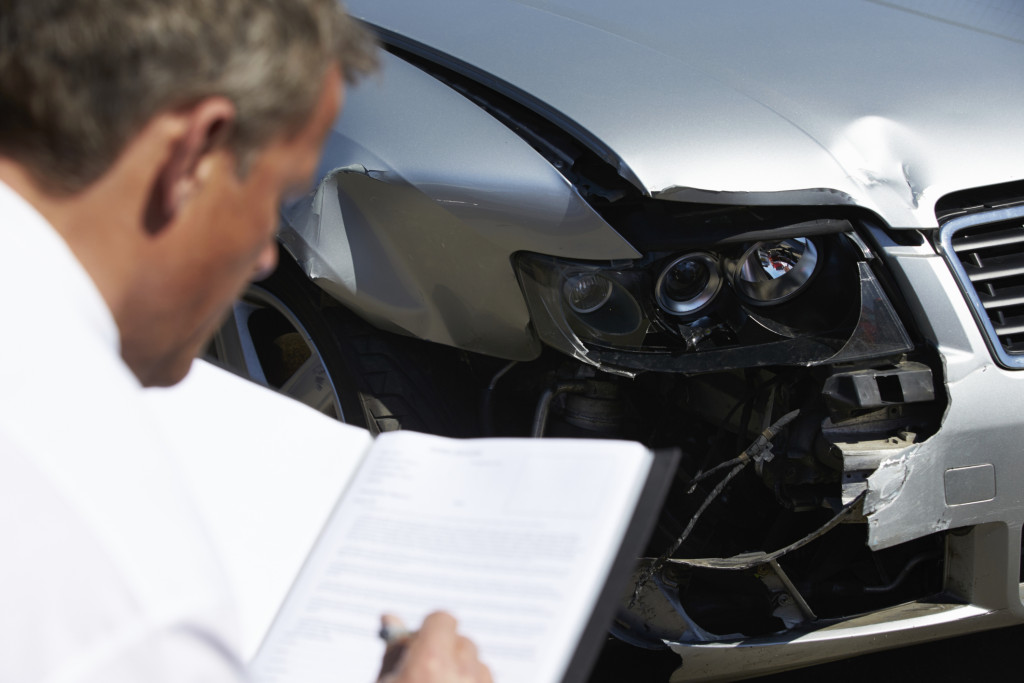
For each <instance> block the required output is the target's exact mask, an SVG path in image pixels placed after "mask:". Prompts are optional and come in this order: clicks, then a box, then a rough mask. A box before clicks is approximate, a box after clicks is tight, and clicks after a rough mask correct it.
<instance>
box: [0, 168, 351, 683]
mask: <svg viewBox="0 0 1024 683" xmlns="http://www.w3.org/2000/svg"><path fill="white" fill-rule="evenodd" d="M0 245H2V246H0V253H2V254H3V256H2V258H0V320H3V323H2V326H0V683H37V682H40V683H41V682H43V681H45V682H47V683H51V682H52V683H58V682H60V683H64V682H67V683H87V682H89V683H92V682H95V683H99V682H101V681H102V682H103V683H128V682H129V681H131V682H133V683H134V682H146V683H149V682H153V683H162V682H164V681H168V682H170V681H189V682H190V683H191V682H194V681H202V682H204V683H226V682H234V681H239V680H242V679H244V670H243V665H242V663H241V661H242V659H245V660H248V659H249V658H250V657H251V655H252V654H253V652H254V651H255V648H256V646H257V644H258V642H259V639H260V637H261V636H262V634H263V633H264V632H265V630H266V628H267V627H268V626H269V622H270V620H271V619H272V617H273V615H274V612H275V611H276V609H277V606H278V605H279V603H280V601H281V600H282V598H283V597H284V595H285V593H286V592H287V588H288V586H289V584H290V582H291V579H292V578H293V577H294V575H295V573H296V572H297V570H298V568H299V566H300V565H301V563H302V561H303V559H304V558H305V555H306V552H307V551H308V549H309V547H310V546H311V545H312V542H313V541H314V540H315V538H316V536H317V534H318V532H319V529H320V526H321V525H322V523H323V521H324V520H325V519H326V517H327V515H328V514H329V512H330V510H331V508H332V506H333V505H334V503H335V500H336V499H337V496H338V495H339V492H340V491H341V490H342V489H343V487H344V484H345V483H346V482H347V481H348V479H349V477H350V476H351V474H352V472H353V471H354V468H355V466H356V465H357V463H358V460H359V458H358V455H359V454H360V453H361V452H362V451H363V449H364V448H365V447H366V446H367V445H368V444H369V441H370V440H371V437H370V436H369V434H368V433H367V432H366V431H365V430H361V429H357V428H354V427H350V426H347V425H342V424H340V423H338V422H336V421H334V420H330V419H327V418H325V417H324V416H322V415H320V414H319V413H316V412H315V411H312V410H309V409H307V408H306V407H305V406H302V405H300V404H298V403H296V402H294V401H291V400H289V399H286V398H284V397H281V396H279V395H277V394H275V393H273V392H270V391H266V390H263V389H260V388H259V387H256V386H255V385H253V384H250V383H248V382H245V381H243V380H240V379H238V378H236V377H234V376H231V375H228V374H227V373H225V372H223V371H219V370H217V369H215V368H212V367H211V366H208V365H206V364H199V367H196V368H194V369H193V371H192V372H191V373H190V375H189V377H188V378H187V379H186V381H185V382H183V383H182V384H181V385H179V386H178V387H176V388H173V389H169V390H153V389H148V390H147V389H143V388H142V387H141V386H140V385H139V383H138V381H137V380H136V378H135V376H134V375H133V374H132V373H131V372H130V370H129V369H128V368H127V367H126V366H125V365H124V363H123V361H122V360H121V358H120V353H119V337H118V331H117V326H116V324H115V322H114V320H113V317H112V316H111V314H110V311H109V309H108V308H107V306H106V303H105V302H104V301H103V299H102V297H101V295H100V293H99V291H98V290H97V289H96V287H95V285H94V284H93V282H92V280H91V279H90V278H89V276H88V274H87V273H86V271H85V270H84V269H83V268H82V266H81V265H80V264H79V263H78V261H77V260H76V259H75V257H74V255H73V254H72V253H71V251H70V250H69V249H68V247H67V245H66V244H65V243H64V242H63V240H62V239H61V238H60V236H59V235H58V234H57V233H56V231H54V230H53V228H52V227H51V226H50V225H49V224H48V223H47V222H46V220H45V219H44V218H43V217H42V216H40V215H39V214H38V213H37V212H36V211H35V210H34V209H33V208H32V207H31V206H30V205H29V204H27V203H26V202H25V201H24V200H23V199H22V198H21V197H19V196H18V195H17V194H16V193H14V192H13V191H12V190H11V189H10V188H8V187H7V186H6V185H4V184H3V183H0ZM211 539H212V540H213V543H211ZM225 569H226V573H225ZM225 575H226V576H227V578H228V582H226V581H225ZM239 622H241V624H239ZM343 678H344V672H339V680H342V679H343Z"/></svg>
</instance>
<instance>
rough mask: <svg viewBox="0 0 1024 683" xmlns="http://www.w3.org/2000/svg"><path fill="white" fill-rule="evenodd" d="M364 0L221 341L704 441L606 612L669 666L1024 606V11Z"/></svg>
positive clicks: (985, 623)
mask: <svg viewBox="0 0 1024 683" xmlns="http://www.w3.org/2000/svg"><path fill="white" fill-rule="evenodd" d="M348 5H349V9H350V11H351V12H352V13H353V14H354V15H355V16H357V17H359V18H360V19H361V20H363V21H364V22H366V24H368V25H369V26H371V27H373V28H374V29H375V30H376V31H377V33H378V34H379V36H380V39H381V41H382V44H383V46H384V52H383V54H382V61H383V69H382V72H381V74H380V75H379V76H377V77H374V78H370V79H369V80H367V81H366V82H364V83H362V84H360V85H359V86H358V87H357V88H354V89H352V90H351V91H350V92H349V93H348V98H347V103H346V106H345V112H344V114H343V116H342V117H341V119H340V120H339V121H338V123H337V124H336V127H335V129H334V131H333V133H332V135H331V136H330V139H329V140H328V141H327V144H326V147H325V150H324V156H323V161H322V166H321V169H320V175H319V178H320V180H319V182H318V185H317V187H316V189H315V191H314V192H313V193H312V194H311V195H310V196H309V197H307V198H305V199H304V200H302V201H300V202H298V203H296V204H294V205H291V206H288V207H286V208H285V209H284V210H283V217H284V220H283V223H282V231H281V244H282V249H283V258H282V265H281V268H280V269H279V272H278V273H277V274H276V275H275V276H274V277H273V278H271V279H270V280H268V281H266V282H264V283H261V284H260V285H258V286H254V287H253V288H252V290H251V291H250V292H249V294H248V295H247V296H246V298H245V299H244V300H243V301H240V302H239V303H238V305H237V306H236V307H235V311H234V315H233V316H232V318H231V320H229V321H228V323H227V324H226V325H225V327H224V329H223V330H222V332H221V333H220V334H219V335H218V337H217V339H216V340H215V344H214V345H213V348H212V351H211V353H212V354H213V355H215V356H217V357H219V358H220V359H221V360H222V361H223V362H224V363H226V364H228V365H231V366H232V367H234V368H236V369H237V370H238V371H239V372H242V373H243V374H246V375H248V376H250V377H252V378H254V379H257V380H259V381H262V382H264V383H267V384H270V385H272V386H275V387H277V388H279V389H281V390H282V391H285V392H286V393H289V394H292V395H294V396H296V397H297V398H300V399H302V400H304V401H306V402H307V403H310V404H312V405H315V406H317V407H319V408H320V409H322V410H324V411H325V412H328V413H331V414H333V415H335V416H337V417H339V418H341V419H344V420H347V421H350V422H355V423H359V424H365V425H367V426H369V427H370V428H371V429H373V430H390V429H399V428H405V429H416V430H423V431H432V432H439V433H446V434H450V435H458V436H480V435H533V436H537V437H543V436H573V435H579V436H589V437H593V436H602V437H609V438H630V439H638V440H640V441H643V442H644V443H646V444H648V445H649V446H652V447H677V448H680V449H681V450H682V452H683V454H684V455H683V460H682V466H681V469H680V472H679V476H678V481H676V482H675V484H674V488H673V492H672V493H671V494H670V496H669V502H668V503H667V505H666V506H665V509H664V510H663V512H662V515H661V522H660V524H659V527H658V529H657V530H656V531H655V533H654V534H653V537H652V538H651V539H650V541H649V543H648V551H647V556H646V557H644V558H641V559H640V561H639V563H638V567H637V572H636V576H635V577H634V581H633V582H632V583H631V585H629V586H628V587H625V588H624V591H623V598H622V606H621V609H620V611H619V615H618V617H617V619H616V621H615V624H614V625H613V626H612V633H613V634H614V635H616V636H617V637H619V638H621V639H622V640H625V641H627V642H628V643H631V644H633V645H636V646H637V647H640V648H651V649H658V648H660V649H665V648H668V649H671V650H672V651H674V652H675V653H677V654H678V655H679V657H680V667H679V669H678V670H677V671H676V673H675V674H674V675H673V678H672V680H673V681H695V680H720V679H736V678H741V677H746V676H753V675H758V674H764V673H770V672H774V671H782V670H786V669H791V668H796V667H800V666H805V665H808V664H813V663H817V662H822V661H827V660H832V659H838V658H843V657H847V656H851V655H855V654H860V653H864V652H868V651H872V650H878V649H883V648H891V647H896V646H901V645H908V644H911V643H916V642H920V641H925V640H931V639H936V638H943V637H947V636H951V635H955V634H959V633H965V632H968V631H976V630H982V629H990V628H996V627H1001V626H1006V625H1009V624H1014V623H1019V622H1021V621H1022V620H1024V606H1022V601H1021V595H1022V590H1021V586H1022V583H1021V580H1022V568H1021V535H1022V522H1024V422H1022V418H1021V410H1022V399H1024V371H1022V370H1024V5H1022V4H1021V3H1020V2H1018V1H1016V0H986V1H982V0H944V1H943V0H885V1H883V0H844V1H839V0H834V1H822V0H778V1H775V2H763V1H757V0H749V1H739V0H735V1H727V0H716V1H711V0H708V1H696V0H695V1H692V2H685V1H683V0H637V1H636V2H621V1H615V2H613V1H611V0H429V1H428V0H418V1H406V2H402V1H399V0H349V2H348Z"/></svg>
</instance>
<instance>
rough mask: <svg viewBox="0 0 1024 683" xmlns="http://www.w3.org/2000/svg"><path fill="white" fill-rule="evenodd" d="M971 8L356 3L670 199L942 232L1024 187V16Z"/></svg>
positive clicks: (805, 2)
mask: <svg viewBox="0 0 1024 683" xmlns="http://www.w3.org/2000/svg"><path fill="white" fill-rule="evenodd" d="M951 5H953V4H952V3H935V2H924V1H922V0H902V1H901V2H875V1H872V0H854V1H850V0H845V1H839V0H827V1H821V0H778V1H774V2H759V1H757V0H745V1H744V0H732V1H724V2H679V1H678V0H647V1H645V2H621V0H518V1H511V0H435V1H433V2H417V3H410V2H401V1H399V0H353V1H352V2H350V3H349V6H350V10H351V11H352V12H353V13H354V14H355V15H356V16H360V17H362V18H365V19H366V20H368V21H369V22H370V23H372V24H375V25H378V26H380V27H382V28H384V29H386V30H388V31H394V32H396V33H398V34H401V35H403V36H407V37H408V38H411V39H412V40H415V41H417V42H419V43H422V44H424V45H426V46H428V47H429V48H431V49H433V50H436V51H437V52H438V53H440V54H441V55H446V56H449V57H451V58H454V59H456V60H459V61H461V62H464V63H466V64H471V65H472V66H473V68H474V69H476V70H479V71H480V72H482V73H485V74H488V75H489V76H491V77H493V78H494V79H497V81H498V82H500V83H504V84H507V85H508V86H510V92H513V93H516V92H518V93H520V97H521V98H523V99H524V100H528V102H529V103H531V104H533V105H534V106H536V107H537V108H539V109H541V110H542V111H543V112H544V113H546V114H548V115H549V116H550V117H551V118H552V119H553V120H555V121H558V122H560V123H561V124H562V125H563V127H565V128H566V129H567V130H568V131H569V132H571V133H574V134H575V135H576V136H577V137H578V138H579V139H580V140H582V141H584V142H587V143H589V144H590V145H591V146H592V147H593V148H594V149H595V150H596V151H598V152H599V153H601V154H602V155H604V156H605V157H606V158H608V159H609V160H610V161H612V162H613V163H616V164H617V165H618V166H619V168H620V172H621V174H622V175H623V176H624V177H625V178H627V179H630V180H632V181H633V182H634V183H635V184H637V185H638V187H640V188H642V189H643V190H645V191H647V192H648V193H649V194H651V195H654V196H661V197H663V198H666V199H685V200H697V201H709V202H722V203H755V204H757V203H764V204H773V203H775V204H777V203H801V204H827V203H851V204H857V205H859V206H863V207H867V208H869V209H871V210H873V211H876V212H877V213H878V214H879V215H880V216H881V217H882V218H883V219H884V220H885V221H886V222H887V223H888V224H889V225H891V226H893V227H917V226H934V225H935V224H936V222H935V215H934V204H935V201H936V200H937V199H939V198H940V197H941V196H943V195H944V194H947V193H949V192H952V191H955V190H958V189H963V188H968V187H978V186H982V185H990V184H996V183H1001V182H1007V181H1011V180H1019V179H1021V178H1024V171H1022V169H1021V165H1020V163H1019V159H1021V158H1022V157H1024V127H1022V124H1021V121H1022V118H1021V116H1020V112H1021V111H1024V88H1022V87H1020V86H1021V85H1022V84H1024V75H1022V74H1024V49H1022V43H1024V18H1022V16H1021V12H1020V9H1019V6H1018V7H1017V8H1016V10H1015V9H1014V5H1013V3H1012V0H1010V1H1009V2H1002V3H1000V2H996V3H991V2H988V3H984V4H982V3H970V2H966V3H963V2H962V3H955V5H953V6H951ZM453 18H457V20H453ZM991 131H1004V132H1005V133H1006V134H1004V135H992V133H991Z"/></svg>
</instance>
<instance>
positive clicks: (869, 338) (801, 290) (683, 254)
mask: <svg viewBox="0 0 1024 683" xmlns="http://www.w3.org/2000/svg"><path fill="white" fill-rule="evenodd" d="M837 224H838V225H839V226H843V227H845V228H846V231H845V232H840V231H837V228H836V226H837ZM803 225H804V224H801V226H803ZM806 225H807V226H808V227H809V228H811V230H809V231H808V232H807V233H806V234H804V235H802V236H798V237H790V236H789V235H791V234H792V233H793V230H792V229H789V230H787V231H786V236H785V237H783V238H781V239H775V240H773V239H767V238H766V236H765V235H764V234H759V235H758V237H760V238H761V239H757V240H756V241H734V242H725V243H721V244H715V245H714V247H713V248H705V249H700V250H694V249H687V250H681V251H679V252H675V253H672V252H657V253H650V254H647V255H645V257H644V258H642V259H637V260H635V261H619V262H603V263H595V262H581V261H569V260H566V259H561V258H556V257H553V256H545V255H541V254H531V253H520V254H518V255H517V256H516V260H515V263H516V270H517V273H518V275H519V279H520V283H521V285H522V288H523V292H524V294H525V296H526V301H527V305H528V306H529V308H530V313H531V320H532V321H533V325H534V327H535V328H536V330H537V333H538V335H539V336H540V338H541V339H542V340H543V341H544V342H546V343H547V344H549V345H551V346H554V347H555V348H558V349H561V350H563V351H565V352H566V353H569V354H571V355H573V356H575V357H577V358H579V359H580V360H583V361H585V362H588V363H591V364H593V365H597V366H599V367H602V368H603V369H605V370H609V371H612V372H625V373H627V374H632V373H633V372H634V371H636V370H659V371H678V372H701V371H706V370H716V369H726V368H735V367H752V366H758V365H793V364H800V365H813V364H818V363H823V362H826V361H829V362H838V361H840V360H856V359H861V358H867V357H875V356H883V355H891V354H896V353H902V352H906V351H908V350H910V349H911V348H912V345H911V342H910V339H909V336H908V335H907V333H906V330H905V328H904V327H903V325H902V323H900V321H899V318H898V316H897V315H896V313H895V311H894V310H893V308H892V306H891V304H890V303H889V301H888V299H887V298H886V295H885V293H884V292H883V290H882V288H881V286H880V285H879V283H878V281H877V279H876V277H875V275H874V273H873V271H872V269H871V266H870V265H869V264H868V263H867V261H866V256H865V253H864V251H863V249H862V248H861V246H860V245H859V244H855V240H856V238H855V237H853V227H852V226H851V225H850V224H849V223H846V222H845V221H835V220H830V221H822V222H821V225H822V226H823V228H822V230H823V231H822V232H821V233H815V232H813V227H814V225H815V224H814V223H809V224H806Z"/></svg>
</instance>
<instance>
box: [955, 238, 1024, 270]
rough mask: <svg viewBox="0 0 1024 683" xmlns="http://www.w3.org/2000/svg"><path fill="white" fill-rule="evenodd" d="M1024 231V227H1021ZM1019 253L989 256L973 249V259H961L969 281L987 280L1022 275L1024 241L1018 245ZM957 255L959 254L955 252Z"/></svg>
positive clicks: (984, 252) (985, 252) (1023, 268)
mask: <svg viewBox="0 0 1024 683" xmlns="http://www.w3.org/2000/svg"><path fill="white" fill-rule="evenodd" d="M1022 231H1024V228H1022ZM1019 248H1020V249H1021V253H1018V254H1003V255H1000V256H989V255H987V251H988V250H986V251H974V252H973V253H974V255H975V257H976V258H975V260H974V261H968V260H966V259H961V263H963V264H964V270H966V271H967V277H969V278H970V279H971V282H988V281H989V280H1005V279H1006V278H1011V277H1017V276H1019V275H1024V243H1022V244H1021V246H1020V247H1019ZM957 255H958V256H959V254H957ZM979 263H980V265H979Z"/></svg>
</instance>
